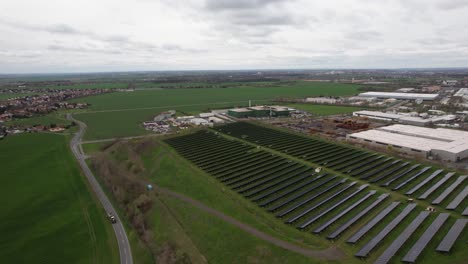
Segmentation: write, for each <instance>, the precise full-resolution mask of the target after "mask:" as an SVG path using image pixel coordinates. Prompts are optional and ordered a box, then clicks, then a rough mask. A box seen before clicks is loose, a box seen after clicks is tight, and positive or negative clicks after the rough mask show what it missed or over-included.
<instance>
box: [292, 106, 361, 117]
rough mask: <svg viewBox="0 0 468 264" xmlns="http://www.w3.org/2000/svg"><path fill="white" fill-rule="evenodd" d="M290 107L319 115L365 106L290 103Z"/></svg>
mask: <svg viewBox="0 0 468 264" xmlns="http://www.w3.org/2000/svg"><path fill="white" fill-rule="evenodd" d="M288 106H289V107H292V108H296V109H299V110H303V111H306V112H309V113H311V114H314V115H318V116H327V115H338V114H348V113H352V112H354V111H359V110H362V109H363V108H359V107H353V106H340V105H316V104H290V105H288Z"/></svg>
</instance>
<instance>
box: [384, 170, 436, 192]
mask: <svg viewBox="0 0 468 264" xmlns="http://www.w3.org/2000/svg"><path fill="white" fill-rule="evenodd" d="M430 168H431V167H425V168H423V169H422V170H420V171H418V172H417V173H416V174H414V175H413V176H411V177H409V178H408V179H406V180H405V181H404V182H402V183H400V184H398V185H397V186H396V187H394V188H393V189H392V190H393V191H398V190H399V189H401V188H403V187H404V186H405V185H407V184H408V183H410V182H412V181H414V180H415V179H416V178H417V177H419V176H421V175H423V174H424V173H425V172H426V171H428V170H429V169H430Z"/></svg>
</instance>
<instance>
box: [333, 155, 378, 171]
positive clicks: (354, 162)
mask: <svg viewBox="0 0 468 264" xmlns="http://www.w3.org/2000/svg"><path fill="white" fill-rule="evenodd" d="M376 155H377V154H372V155H366V156H363V157H361V158H359V159H352V160H351V162H350V163H347V164H346V163H344V162H340V164H342V165H341V166H338V167H336V168H335V169H334V170H337V171H341V170H342V169H344V168H347V167H349V166H353V165H355V164H358V163H359V162H362V161H365V160H368V159H370V158H375V157H376ZM336 165H338V164H336ZM333 166H335V165H333Z"/></svg>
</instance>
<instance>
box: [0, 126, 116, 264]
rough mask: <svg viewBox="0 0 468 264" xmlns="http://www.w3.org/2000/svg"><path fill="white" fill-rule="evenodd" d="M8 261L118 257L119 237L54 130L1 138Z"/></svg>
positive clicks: (1, 252) (1, 253) (3, 255)
mask: <svg viewBox="0 0 468 264" xmlns="http://www.w3.org/2000/svg"><path fill="white" fill-rule="evenodd" d="M0 161H1V167H2V174H1V177H2V182H3V184H2V187H1V192H0V196H1V198H2V199H3V200H4V201H8V202H6V203H4V204H3V207H2V208H3V213H2V216H1V217H0V222H1V223H2V224H1V225H0V227H1V233H2V237H1V238H0V244H1V245H2V246H1V247H0V259H2V260H3V262H5V263H38V262H40V263H64V262H66V263H116V262H118V260H119V255H118V249H117V243H116V241H115V236H114V234H113V230H112V226H111V225H110V224H109V223H108V220H107V219H106V218H105V212H103V211H102V209H100V208H99V207H98V206H97V205H96V201H95V199H94V197H93V196H92V195H91V194H90V192H89V190H88V188H87V185H86V182H85V181H84V178H83V177H82V176H81V175H80V172H79V169H78V166H77V165H76V164H75V161H74V160H73V158H72V155H71V153H70V151H69V149H68V138H67V137H65V136H61V135H53V134H25V135H18V136H9V137H7V138H6V139H4V140H3V141H2V142H1V144H0Z"/></svg>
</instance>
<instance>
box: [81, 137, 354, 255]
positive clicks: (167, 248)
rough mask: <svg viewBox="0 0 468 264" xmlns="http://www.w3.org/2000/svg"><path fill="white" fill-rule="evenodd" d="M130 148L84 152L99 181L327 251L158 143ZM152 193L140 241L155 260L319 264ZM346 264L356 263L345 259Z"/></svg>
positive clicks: (315, 239) (323, 242)
mask: <svg viewBox="0 0 468 264" xmlns="http://www.w3.org/2000/svg"><path fill="white" fill-rule="evenodd" d="M135 142H136V143H135ZM135 142H134V143H132V144H128V143H116V144H115V145H113V146H112V147H107V148H106V150H105V151H102V148H101V151H96V149H97V148H99V147H98V145H101V147H102V146H106V145H104V144H96V146H92V147H85V151H90V152H88V154H91V153H94V155H95V158H94V160H95V161H96V162H95V165H96V164H100V165H99V166H97V167H96V166H95V169H96V170H97V171H100V173H99V174H100V176H101V177H102V176H103V175H102V174H103V173H105V172H106V171H112V175H120V174H121V175H132V176H130V177H135V178H136V179H139V180H143V181H144V182H153V183H155V184H156V185H157V186H160V187H164V188H167V189H170V190H173V191H176V192H179V193H182V194H185V195H187V196H190V197H192V198H194V199H196V200H198V201H201V202H202V203H204V204H206V205H208V206H210V207H212V208H214V209H216V210H218V211H221V212H223V213H225V214H226V215H229V216H232V217H234V218H235V219H238V220H240V221H241V222H243V223H246V224H249V225H251V226H253V227H255V228H257V229H259V230H261V231H263V232H266V233H269V234H271V235H274V236H276V237H278V238H281V239H283V240H286V241H290V242H293V243H296V244H298V245H302V246H303V247H308V248H311V249H323V248H326V247H329V246H330V245H331V243H330V242H328V241H326V240H323V239H321V238H319V237H316V236H313V235H312V234H309V233H304V232H300V231H298V230H296V229H295V228H293V227H289V226H286V225H284V224H283V223H282V222H281V221H278V220H277V219H276V218H275V217H274V216H273V215H271V214H268V213H267V212H265V211H264V210H262V209H261V208H259V207H258V206H257V205H255V204H253V203H251V202H249V201H247V200H246V199H244V198H243V197H241V196H240V195H238V194H237V193H235V192H234V191H231V190H230V189H228V188H226V187H225V186H223V185H222V184H221V183H219V182H218V181H216V180H215V179H213V178H212V177H211V176H209V175H207V174H206V173H204V172H202V171H200V170H199V169H198V168H196V167H194V166H193V165H191V164H190V163H189V162H187V161H186V160H184V159H183V158H181V157H179V156H178V155H177V154H176V153H175V152H174V151H173V150H172V149H171V148H169V147H167V146H166V145H165V144H164V143H162V142H161V141H160V140H159V139H154V138H153V139H145V140H138V141H135ZM86 145H94V144H86ZM86 145H85V146H86ZM108 145H109V144H108ZM108 145H107V146H108ZM103 164H104V167H105V166H109V165H112V167H111V168H109V167H108V168H107V169H104V167H103ZM116 168H118V170H117V171H116ZM104 177H105V176H104ZM156 193H157V195H156V196H152V197H153V198H152V201H153V202H152V209H151V210H150V211H149V212H147V213H146V214H145V219H146V222H145V223H146V228H147V229H149V230H150V233H148V232H149V231H148V230H146V233H145V236H147V237H150V238H152V239H150V243H149V244H150V245H149V247H150V248H152V249H153V252H154V255H155V256H156V259H157V260H158V259H159V260H160V261H161V260H167V258H171V256H172V257H174V256H179V260H180V259H183V258H190V259H191V260H192V261H195V262H201V263H203V262H205V260H206V261H208V262H211V263H220V262H223V263H314V262H320V263H323V262H324V261H319V260H313V259H310V258H306V257H304V256H302V255H299V254H296V253H292V252H289V251H286V250H284V249H281V248H279V247H276V246H274V245H272V244H270V243H268V242H265V241H263V240H260V239H258V238H255V237H254V236H252V235H250V234H247V233H245V232H244V231H242V230H240V229H239V228H237V227H235V226H233V225H231V224H229V223H226V222H224V221H222V220H220V219H218V218H216V217H214V216H212V215H210V214H207V213H206V212H204V211H201V210H200V209H198V208H196V207H193V206H192V205H190V204H187V203H185V202H181V201H180V200H177V199H174V198H172V197H169V196H167V195H165V194H161V193H158V192H156ZM150 196H151V195H150ZM346 262H347V263H353V262H356V260H355V259H353V258H349V257H348V258H347V259H346Z"/></svg>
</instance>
